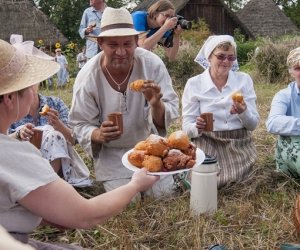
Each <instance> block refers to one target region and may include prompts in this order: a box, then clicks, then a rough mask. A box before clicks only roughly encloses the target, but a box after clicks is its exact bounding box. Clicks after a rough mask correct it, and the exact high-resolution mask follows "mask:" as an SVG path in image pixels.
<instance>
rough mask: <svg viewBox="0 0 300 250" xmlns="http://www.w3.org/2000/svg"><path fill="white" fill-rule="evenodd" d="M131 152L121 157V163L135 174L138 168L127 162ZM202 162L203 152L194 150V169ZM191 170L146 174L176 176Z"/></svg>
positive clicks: (203, 158)
mask: <svg viewBox="0 0 300 250" xmlns="http://www.w3.org/2000/svg"><path fill="white" fill-rule="evenodd" d="M132 151H133V149H130V150H129V151H127V152H126V153H125V154H124V155H123V156H122V163H123V165H124V166H125V167H126V168H128V169H129V170H131V171H133V172H135V171H137V170H139V168H138V167H136V166H134V165H132V164H131V163H130V162H129V161H128V154H129V153H130V152H132ZM204 160H205V154H204V152H203V151H202V150H201V149H199V148H197V150H196V163H195V165H194V167H196V166H199V165H200V164H201V163H202V162H203V161H204ZM194 167H193V168H194ZM191 169H192V168H185V169H180V170H175V171H168V172H148V174H151V175H170V174H178V173H182V172H186V171H190V170H191Z"/></svg>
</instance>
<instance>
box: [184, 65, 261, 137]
mask: <svg viewBox="0 0 300 250" xmlns="http://www.w3.org/2000/svg"><path fill="white" fill-rule="evenodd" d="M236 91H240V92H241V93H242V94H243V96H244V101H245V103H246V105H247V109H246V110H245V111H244V112H243V113H241V114H231V113H230V109H231V106H232V103H233V101H232V98H231V95H232V94H233V93H234V92H236ZM205 112H211V113H213V116H214V131H228V130H235V129H241V128H246V129H248V130H254V129H255V128H256V126H257V125H258V122H259V114H258V112H257V108H256V94H255V91H254V87H253V81H252V79H251V77H250V76H249V75H248V74H246V73H242V72H233V71H229V75H228V79H227V83H226V84H225V86H224V87H223V88H222V91H221V92H220V91H219V90H218V88H217V87H216V86H215V84H214V83H213V81H212V79H211V76H210V73H209V69H207V70H205V71H204V72H203V73H202V74H199V75H197V76H195V77H192V78H190V79H189V80H188V81H187V84H186V86H185V88H184V92H183V96H182V127H183V130H184V131H185V132H187V133H188V135H189V136H190V137H191V138H195V137H198V136H200V135H199V133H198V129H197V128H196V119H197V117H199V116H200V115H201V113H205Z"/></svg>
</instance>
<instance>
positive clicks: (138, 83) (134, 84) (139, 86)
mask: <svg viewBox="0 0 300 250" xmlns="http://www.w3.org/2000/svg"><path fill="white" fill-rule="evenodd" d="M144 82H145V81H144V80H135V81H134V82H132V83H130V84H129V89H131V90H133V91H140V90H141V89H142V87H143V85H144Z"/></svg>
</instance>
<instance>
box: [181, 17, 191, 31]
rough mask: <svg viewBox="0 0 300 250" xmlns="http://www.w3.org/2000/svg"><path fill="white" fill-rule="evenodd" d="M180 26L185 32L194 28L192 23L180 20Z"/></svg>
mask: <svg viewBox="0 0 300 250" xmlns="http://www.w3.org/2000/svg"><path fill="white" fill-rule="evenodd" d="M178 24H180V26H181V28H182V29H184V30H189V29H190V28H192V22H191V21H187V20H185V19H181V20H178Z"/></svg>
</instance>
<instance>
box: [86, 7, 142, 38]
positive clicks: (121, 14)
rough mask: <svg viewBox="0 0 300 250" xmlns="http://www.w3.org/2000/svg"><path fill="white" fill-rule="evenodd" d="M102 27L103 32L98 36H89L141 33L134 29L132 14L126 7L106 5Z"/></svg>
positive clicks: (133, 34)
mask: <svg viewBox="0 0 300 250" xmlns="http://www.w3.org/2000/svg"><path fill="white" fill-rule="evenodd" d="M100 28H101V32H100V34H99V35H98V36H88V37H94V38H95V37H112V36H135V35H138V34H140V32H138V31H136V30H135V29H134V26H133V20H132V16H131V15H130V13H129V11H128V10H126V9H125V8H120V9H114V8H111V7H106V8H105V10H104V12H103V15H102V19H101V26H100Z"/></svg>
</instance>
